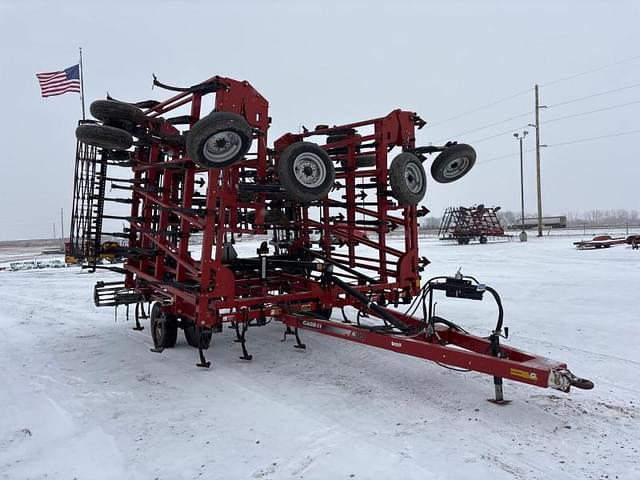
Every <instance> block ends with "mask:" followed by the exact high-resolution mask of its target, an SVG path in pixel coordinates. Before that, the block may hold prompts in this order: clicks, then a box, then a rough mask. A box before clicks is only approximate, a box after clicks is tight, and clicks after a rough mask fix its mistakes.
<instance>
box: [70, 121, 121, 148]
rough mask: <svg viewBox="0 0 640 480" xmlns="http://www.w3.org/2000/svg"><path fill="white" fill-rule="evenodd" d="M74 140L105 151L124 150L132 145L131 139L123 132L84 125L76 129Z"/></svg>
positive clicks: (114, 128) (88, 124)
mask: <svg viewBox="0 0 640 480" xmlns="http://www.w3.org/2000/svg"><path fill="white" fill-rule="evenodd" d="M76 138H77V139H78V140H80V141H81V142H82V143H86V144H87V145H93V146H95V147H102V148H105V149H107V150H126V149H128V148H131V145H133V137H132V136H131V134H130V133H129V132H127V131H125V130H122V129H120V128H116V127H108V126H106V125H96V124H91V123H85V124H83V125H79V126H78V128H76Z"/></svg>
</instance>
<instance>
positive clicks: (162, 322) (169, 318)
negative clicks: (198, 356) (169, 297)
mask: <svg viewBox="0 0 640 480" xmlns="http://www.w3.org/2000/svg"><path fill="white" fill-rule="evenodd" d="M149 326H150V328H151V338H152V339H153V345H154V346H155V347H156V348H157V349H162V348H173V347H175V345H176V340H177V339H178V320H177V318H176V316H175V315H170V314H167V313H165V312H163V311H162V309H161V307H160V304H159V303H154V304H153V307H151V313H150V314H149Z"/></svg>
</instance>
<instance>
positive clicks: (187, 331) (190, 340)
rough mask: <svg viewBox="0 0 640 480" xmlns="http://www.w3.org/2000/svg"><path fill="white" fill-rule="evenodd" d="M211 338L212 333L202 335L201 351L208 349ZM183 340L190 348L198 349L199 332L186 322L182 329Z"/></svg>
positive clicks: (209, 331)
mask: <svg viewBox="0 0 640 480" xmlns="http://www.w3.org/2000/svg"><path fill="white" fill-rule="evenodd" d="M212 336H213V332H212V331H211V330H208V331H207V332H206V333H205V335H204V339H203V340H204V344H203V345H202V348H203V350H206V349H207V348H209V345H211V337H212ZM184 339H185V340H186V341H187V344H188V345H189V346H191V347H194V348H198V342H199V341H200V332H199V331H198V329H197V328H196V326H195V325H194V324H193V323H191V322H188V323H186V324H185V327H184Z"/></svg>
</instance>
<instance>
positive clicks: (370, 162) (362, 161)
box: [340, 155, 376, 168]
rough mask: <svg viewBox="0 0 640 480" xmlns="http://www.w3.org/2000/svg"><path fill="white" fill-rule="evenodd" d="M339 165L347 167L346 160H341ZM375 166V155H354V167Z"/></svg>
mask: <svg viewBox="0 0 640 480" xmlns="http://www.w3.org/2000/svg"><path fill="white" fill-rule="evenodd" d="M340 165H342V166H343V167H347V166H348V164H347V161H346V160H342V161H341V162H340ZM375 166H376V156H375V155H361V156H359V157H356V168H371V167H375Z"/></svg>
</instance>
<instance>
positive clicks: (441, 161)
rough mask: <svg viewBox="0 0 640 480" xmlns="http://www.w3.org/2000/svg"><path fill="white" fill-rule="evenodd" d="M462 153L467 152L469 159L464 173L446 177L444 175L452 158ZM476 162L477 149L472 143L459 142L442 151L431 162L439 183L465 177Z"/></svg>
mask: <svg viewBox="0 0 640 480" xmlns="http://www.w3.org/2000/svg"><path fill="white" fill-rule="evenodd" d="M462 154H466V155H465V156H467V157H468V159H469V165H468V166H467V168H465V169H464V171H463V172H462V173H460V174H459V175H457V176H455V177H446V176H445V175H444V171H445V170H446V168H447V166H448V165H449V164H450V163H451V160H452V159H454V158H457V157H460V156H462ZM475 163H476V151H475V150H474V149H473V147H471V146H470V145H467V144H466V143H457V144H455V145H451V146H450V147H448V148H447V149H446V150H444V151H443V152H441V153H440V155H438V157H437V158H436V159H435V160H434V162H433V163H432V164H431V176H432V177H433V179H434V180H435V181H436V182H438V183H451V182H455V181H456V180H459V179H461V178H462V177H464V176H465V175H466V174H467V173H469V171H470V170H471V169H472V168H473V165H474V164H475Z"/></svg>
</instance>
